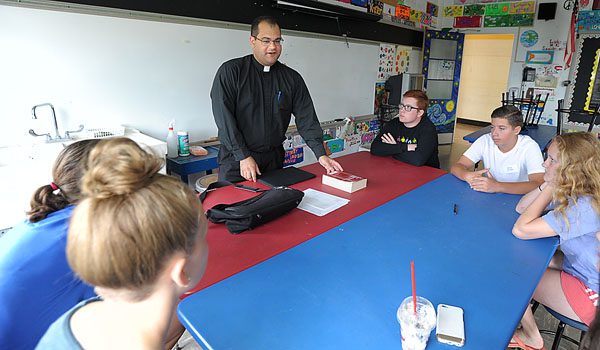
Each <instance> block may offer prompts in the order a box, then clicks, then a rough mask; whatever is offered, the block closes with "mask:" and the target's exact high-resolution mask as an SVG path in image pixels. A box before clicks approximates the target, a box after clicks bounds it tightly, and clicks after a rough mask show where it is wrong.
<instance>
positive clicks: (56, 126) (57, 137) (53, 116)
mask: <svg viewBox="0 0 600 350" xmlns="http://www.w3.org/2000/svg"><path fill="white" fill-rule="evenodd" d="M43 106H49V107H50V109H52V118H54V131H55V132H56V136H55V138H54V139H53V138H52V136H50V133H47V134H37V133H36V132H35V131H33V129H29V135H31V136H46V142H57V141H66V140H70V139H71V134H72V133H77V132H81V131H83V125H79V129H77V130H71V131H66V132H65V137H64V138H62V137H61V136H60V133H59V132H58V123H57V122H56V112H55V111H54V106H53V105H52V103H42V104H39V105H35V106H33V108H31V114H32V115H33V117H32V118H33V119H37V118H38V117H37V115H36V114H35V110H36V109H37V108H38V107H43Z"/></svg>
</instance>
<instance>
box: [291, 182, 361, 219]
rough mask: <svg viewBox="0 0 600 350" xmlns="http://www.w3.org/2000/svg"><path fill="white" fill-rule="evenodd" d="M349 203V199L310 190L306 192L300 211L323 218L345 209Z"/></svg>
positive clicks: (299, 206)
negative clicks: (339, 209) (337, 210)
mask: <svg viewBox="0 0 600 350" xmlns="http://www.w3.org/2000/svg"><path fill="white" fill-rule="evenodd" d="M348 202H350V200H349V199H345V198H342V197H338V196H334V195H332V194H329V193H325V192H321V191H317V190H313V189H312V188H309V189H306V190H304V198H302V202H300V205H298V209H301V210H304V211H307V212H309V213H311V214H314V215H317V216H323V215H327V214H329V213H331V212H332V211H334V210H336V209H338V208H341V207H343V206H344V205H346V204H348Z"/></svg>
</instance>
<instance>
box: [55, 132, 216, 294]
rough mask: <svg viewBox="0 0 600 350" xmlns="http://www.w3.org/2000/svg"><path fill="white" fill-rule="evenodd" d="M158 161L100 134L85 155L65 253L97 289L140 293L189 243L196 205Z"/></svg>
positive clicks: (198, 220) (197, 217) (198, 216)
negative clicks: (79, 197)
mask: <svg viewBox="0 0 600 350" xmlns="http://www.w3.org/2000/svg"><path fill="white" fill-rule="evenodd" d="M162 165H163V162H162V159H160V158H158V157H155V156H153V155H150V154H148V153H147V152H145V151H144V150H142V149H141V148H140V147H139V146H138V145H137V144H136V143H135V142H133V141H131V140H130V139H127V138H116V139H108V140H103V141H101V142H100V143H99V144H98V145H97V146H96V147H95V148H94V149H93V150H92V152H91V154H90V156H89V162H88V171H87V172H86V173H85V175H84V177H83V180H82V192H83V194H84V195H86V196H87V197H86V198H85V199H84V200H83V201H82V202H81V203H80V204H79V205H78V206H77V208H76V209H75V212H74V214H73V218H72V221H71V225H70V228H69V237H68V241H67V258H68V261H69V264H70V265H71V267H72V268H73V271H75V272H76V273H77V274H78V275H79V276H80V277H81V279H82V280H84V281H85V282H87V283H89V284H91V285H93V286H96V289H97V291H98V293H99V294H101V295H102V293H101V292H100V291H102V290H105V291H107V292H108V293H113V292H114V291H117V292H118V293H119V294H120V295H121V296H122V298H124V299H127V300H132V301H138V300H143V299H145V298H146V297H147V296H149V294H150V293H151V292H152V290H153V287H154V282H155V280H156V279H157V277H158V275H159V272H160V271H161V270H162V269H163V268H164V265H165V263H166V262H167V260H168V258H169V257H171V256H172V255H173V254H174V253H175V252H177V251H182V252H185V253H186V254H188V253H189V252H191V250H192V249H193V247H194V243H195V237H196V235H197V232H198V227H199V225H201V224H202V220H206V219H205V217H204V215H203V214H202V206H201V204H200V201H199V200H198V198H197V197H196V196H195V195H194V193H193V192H192V190H191V189H190V188H189V187H187V186H186V185H185V184H184V183H183V182H181V181H179V180H177V179H175V178H172V177H170V176H167V175H163V174H159V173H158V171H159V170H160V169H161V168H162Z"/></svg>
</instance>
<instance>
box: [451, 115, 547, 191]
mask: <svg viewBox="0 0 600 350" xmlns="http://www.w3.org/2000/svg"><path fill="white" fill-rule="evenodd" d="M522 125H523V115H522V114H521V111H519V109H518V108H517V107H514V106H502V107H498V108H496V109H495V110H494V111H493V112H492V131H491V132H490V133H489V134H486V135H483V136H481V137H480V138H478V139H477V140H476V141H475V142H474V143H473V145H471V147H470V148H469V149H468V150H467V151H466V152H465V153H464V154H463V155H462V156H461V157H460V159H459V160H458V162H456V164H454V165H453V166H452V168H451V169H450V172H451V173H452V174H454V176H456V177H458V178H459V179H461V180H463V181H466V182H468V183H469V185H470V186H471V188H472V189H474V190H476V191H481V192H504V193H513V194H525V193H527V192H529V191H531V190H532V189H534V188H536V187H538V186H540V185H541V184H542V183H543V182H544V168H543V167H542V163H543V162H544V159H543V157H542V152H541V151H540V146H539V145H538V144H537V143H536V142H535V141H534V140H533V139H531V138H530V137H529V136H527V135H519V132H521V127H522ZM479 161H483V167H484V169H483V170H478V171H470V169H471V168H473V166H474V165H475V163H477V162H479Z"/></svg>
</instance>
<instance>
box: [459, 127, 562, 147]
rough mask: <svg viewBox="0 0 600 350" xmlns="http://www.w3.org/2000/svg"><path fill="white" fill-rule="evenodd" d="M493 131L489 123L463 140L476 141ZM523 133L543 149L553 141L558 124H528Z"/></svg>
mask: <svg viewBox="0 0 600 350" xmlns="http://www.w3.org/2000/svg"><path fill="white" fill-rule="evenodd" d="M490 131H492V126H491V125H488V126H486V127H484V128H481V129H479V130H477V131H475V132H472V133H470V134H468V135H466V136H464V137H463V140H465V141H469V142H470V143H473V142H475V140H477V139H478V138H479V137H480V136H483V135H485V134H489V133H490ZM521 135H529V137H531V138H532V139H533V140H534V141H535V142H537V143H538V145H540V149H541V150H542V151H543V150H545V149H546V146H548V144H549V143H550V141H552V138H553V137H554V136H556V126H552V125H537V126H528V127H527V129H526V130H523V131H521Z"/></svg>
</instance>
